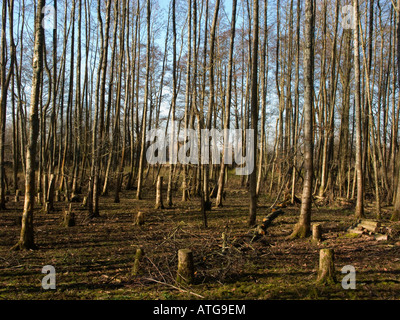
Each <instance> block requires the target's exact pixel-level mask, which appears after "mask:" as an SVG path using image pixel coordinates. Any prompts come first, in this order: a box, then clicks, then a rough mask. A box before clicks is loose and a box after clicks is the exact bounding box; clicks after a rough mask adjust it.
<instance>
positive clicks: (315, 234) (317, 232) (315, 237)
mask: <svg viewBox="0 0 400 320" xmlns="http://www.w3.org/2000/svg"><path fill="white" fill-rule="evenodd" d="M321 240H322V228H321V224H319V223H316V224H314V225H313V227H312V242H314V243H318V242H321Z"/></svg>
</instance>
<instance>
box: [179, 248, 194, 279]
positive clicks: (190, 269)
mask: <svg viewBox="0 0 400 320" xmlns="http://www.w3.org/2000/svg"><path fill="white" fill-rule="evenodd" d="M176 282H178V283H180V284H192V283H193V282H194V263H193V252H192V251H191V250H189V249H181V250H179V251H178V275H177V277H176Z"/></svg>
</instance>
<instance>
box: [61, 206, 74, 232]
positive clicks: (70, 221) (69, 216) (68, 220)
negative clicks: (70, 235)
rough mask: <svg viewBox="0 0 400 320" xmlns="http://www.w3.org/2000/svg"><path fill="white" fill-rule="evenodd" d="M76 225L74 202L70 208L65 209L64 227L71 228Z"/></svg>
mask: <svg viewBox="0 0 400 320" xmlns="http://www.w3.org/2000/svg"><path fill="white" fill-rule="evenodd" d="M75 225H76V223H75V214H74V212H73V211H72V204H70V205H69V208H68V210H65V211H64V227H66V228H70V227H74V226H75Z"/></svg>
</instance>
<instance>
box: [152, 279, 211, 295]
mask: <svg viewBox="0 0 400 320" xmlns="http://www.w3.org/2000/svg"><path fill="white" fill-rule="evenodd" d="M144 279H145V280H148V281H152V282H155V283H158V284H162V285H165V286H167V287H170V288H172V289H175V290H178V291H179V292H185V293H189V294H191V295H193V296H195V297H198V298H201V299H204V297H203V296H202V295H199V294H197V293H194V292H192V291H189V290H185V289H183V288H179V287H176V286H174V285H172V284H169V283H166V282H162V281H158V280H156V279H152V278H144Z"/></svg>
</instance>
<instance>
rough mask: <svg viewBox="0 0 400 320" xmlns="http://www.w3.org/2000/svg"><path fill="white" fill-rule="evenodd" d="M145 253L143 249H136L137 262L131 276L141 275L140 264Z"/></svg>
mask: <svg viewBox="0 0 400 320" xmlns="http://www.w3.org/2000/svg"><path fill="white" fill-rule="evenodd" d="M143 256H144V251H143V249H141V248H138V249H136V254H135V262H134V263H133V267H132V271H131V274H132V276H137V275H138V274H140V263H141V261H142V260H143Z"/></svg>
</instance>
